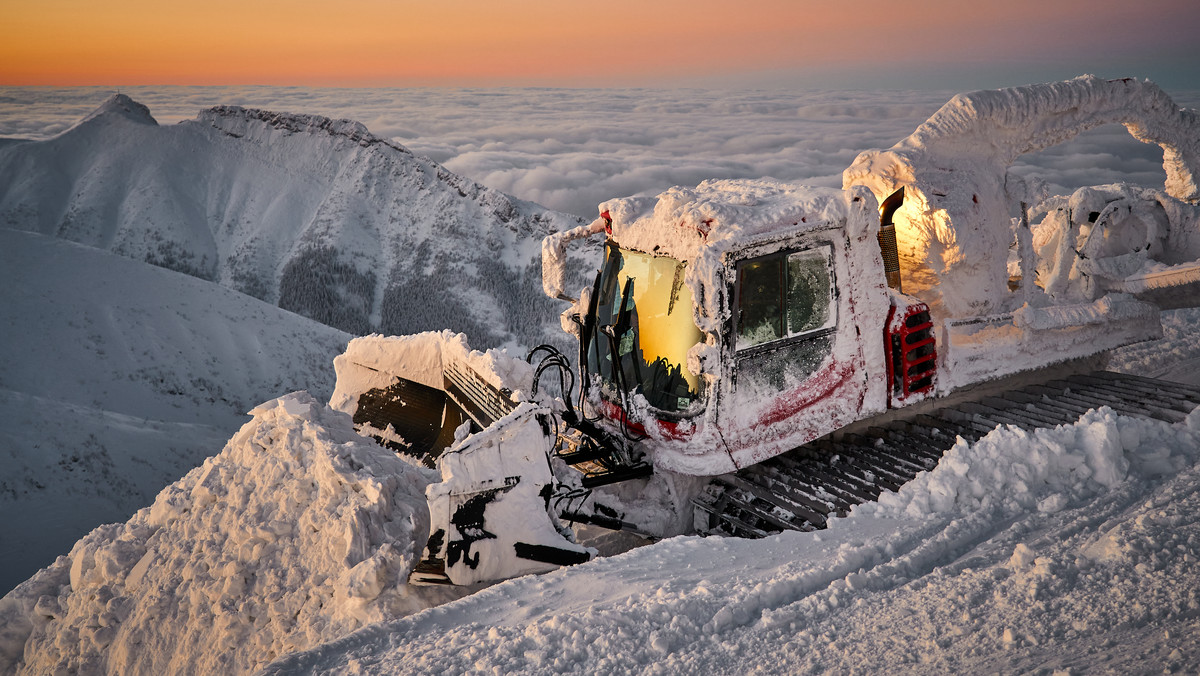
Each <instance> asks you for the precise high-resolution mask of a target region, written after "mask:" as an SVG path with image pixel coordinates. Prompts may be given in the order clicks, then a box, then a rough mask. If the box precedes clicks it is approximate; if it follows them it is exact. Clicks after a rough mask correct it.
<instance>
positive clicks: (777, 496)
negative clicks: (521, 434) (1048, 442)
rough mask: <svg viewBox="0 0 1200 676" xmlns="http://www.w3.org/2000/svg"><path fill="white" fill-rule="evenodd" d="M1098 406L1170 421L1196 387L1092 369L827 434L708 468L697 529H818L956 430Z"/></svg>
mask: <svg viewBox="0 0 1200 676" xmlns="http://www.w3.org/2000/svg"><path fill="white" fill-rule="evenodd" d="M1101 406H1108V407H1109V408H1111V409H1113V410H1115V411H1117V412H1119V413H1122V414H1124V415H1133V416H1138V417H1144V418H1155V419H1159V420H1165V421H1167V422H1172V423H1174V422H1179V421H1180V420H1183V419H1184V418H1185V417H1186V416H1187V415H1188V414H1190V413H1191V412H1192V411H1193V410H1194V409H1195V408H1196V407H1197V406H1200V387H1193V386H1190V385H1184V384H1180V383H1173V382H1168V381H1162V380H1156V379H1152V378H1146V377H1144V376H1135V375H1128V374H1119V373H1112V372H1107V371H1099V372H1095V373H1090V374H1080V375H1074V376H1070V377H1067V378H1063V379H1059V380H1052V381H1049V382H1046V383H1041V384H1034V385H1027V386H1025V387H1022V388H1019V389H1015V390H1012V391H1009V392H1003V393H1000V394H992V395H989V396H983V397H980V398H979V399H977V400H975V401H969V402H962V403H959V404H956V405H953V406H949V407H946V408H943V409H939V410H937V411H935V412H933V413H926V414H918V415H914V416H912V417H910V418H907V419H901V420H895V421H892V422H890V423H888V424H886V425H877V426H872V427H868V428H866V430H865V431H859V432H856V433H844V434H838V433H834V434H833V435H830V436H829V437H824V438H822V439H817V440H815V441H812V442H809V443H808V444H805V445H804V446H801V447H800V448H797V449H795V450H793V451H791V452H789V453H785V454H783V455H779V456H776V457H774V458H771V459H769V460H766V461H765V462H762V463H758V464H756V465H754V466H752V467H748V468H746V469H744V470H741V471H739V472H736V473H734V474H729V475H724V476H721V477H714V479H713V481H714V484H713V486H715V485H720V486H724V487H725V489H724V491H723V492H720V491H716V492H715V493H716V494H714V491H705V492H704V493H703V494H702V495H701V497H700V498H697V499H696V500H695V501H694V504H695V507H696V509H697V510H699V512H698V516H699V513H700V512H703V513H704V514H706V515H707V520H708V524H709V527H708V528H707V529H705V528H701V527H699V525H698V528H697V530H699V531H700V532H702V533H711V534H718V533H719V534H726V535H737V536H741V537H763V536H765V535H769V534H771V533H775V532H779V531H781V530H785V529H790V530H814V529H818V528H823V527H824V526H825V524H826V522H827V519H828V518H830V517H831V515H844V514H846V513H847V512H849V510H850V509H851V508H852V507H853V506H854V505H856V504H860V503H864V502H870V501H872V500H875V499H877V498H878V497H879V495H880V493H881V492H882V491H884V490H891V491H895V490H899V488H900V487H901V486H903V485H904V484H905V483H907V482H908V481H911V480H912V478H913V477H915V476H916V475H917V474H919V473H920V472H923V471H927V470H931V469H933V468H934V467H935V466H936V465H937V462H938V461H939V460H940V459H941V456H942V454H944V453H945V452H946V451H947V450H949V449H950V448H952V447H953V446H954V444H956V443H957V442H958V440H959V438H960V437H961V438H963V439H966V440H968V441H971V442H974V441H978V440H979V439H980V438H982V437H983V436H984V435H986V434H988V433H990V432H991V431H992V430H993V429H995V428H996V427H998V426H1001V425H1014V426H1016V427H1018V428H1021V429H1025V430H1034V429H1039V428H1048V427H1055V426H1057V425H1063V424H1071V423H1074V422H1075V421H1076V420H1078V419H1079V417H1080V416H1081V415H1083V414H1084V413H1086V412H1087V411H1089V410H1092V409H1095V408H1099V407H1101ZM713 486H710V488H712V487H713ZM698 523H699V519H698Z"/></svg>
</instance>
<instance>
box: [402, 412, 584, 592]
mask: <svg viewBox="0 0 1200 676" xmlns="http://www.w3.org/2000/svg"><path fill="white" fill-rule="evenodd" d="M548 414H549V411H548V410H546V409H541V408H538V407H536V406H533V405H532V404H522V405H521V406H520V407H518V408H517V409H516V410H515V411H514V412H513V413H512V414H511V415H509V416H506V417H505V418H503V419H501V420H499V421H497V422H496V423H495V424H494V425H491V426H490V427H488V428H487V429H485V430H483V431H481V432H479V433H477V434H474V435H472V436H470V437H468V438H467V439H465V440H464V441H463V442H462V443H460V444H459V445H457V446H455V447H454V448H452V449H450V450H448V451H446V452H445V453H444V454H442V456H441V457H440V458H439V459H438V469H439V470H440V471H441V474H442V481H441V483H436V484H431V485H430V486H429V487H428V488H427V489H426V491H425V495H426V497H427V498H428V500H429V514H430V527H429V532H430V535H429V543H428V545H427V546H426V548H425V554H426V555H425V557H424V558H423V559H422V560H421V561H420V563H419V564H418V566H417V568H416V569H415V570H414V571H413V574H412V576H410V580H409V581H410V582H412V583H414V584H456V585H470V584H476V583H480V582H490V581H493V580H503V579H507V578H510V577H516V576H518V575H527V574H530V573H542V572H546V571H550V570H554V569H555V568H557V567H559V566H565V565H573V564H576V563H583V562H584V561H587V560H589V559H591V557H592V554H593V552H592V551H591V550H589V549H587V548H585V547H582V546H580V545H578V544H576V543H575V542H573V541H572V538H573V535H572V533H571V531H570V529H568V528H565V527H563V526H562V525H561V524H560V523H559V522H558V518H557V517H556V516H555V515H554V513H553V511H552V510H551V509H550V496H551V493H552V491H553V484H554V476H553V474H552V472H551V469H550V452H551V450H552V446H553V437H552V435H551V434H550V431H549V428H548V426H547V422H546V417H545V416H547V415H548Z"/></svg>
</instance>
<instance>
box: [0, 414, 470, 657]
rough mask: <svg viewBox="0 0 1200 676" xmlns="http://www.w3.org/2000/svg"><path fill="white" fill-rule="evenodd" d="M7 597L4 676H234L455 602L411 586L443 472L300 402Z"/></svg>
mask: <svg viewBox="0 0 1200 676" xmlns="http://www.w3.org/2000/svg"><path fill="white" fill-rule="evenodd" d="M252 414H253V415H254V419H253V420H252V421H251V422H249V423H247V424H246V425H245V426H244V427H243V428H242V429H241V430H240V431H239V432H238V433H237V435H236V436H234V437H233V438H232V439H231V440H230V441H229V443H228V445H227V446H226V447H225V450H224V451H222V452H221V453H220V454H219V455H217V456H214V457H212V458H210V459H208V460H207V461H205V463H204V465H203V466H201V467H198V468H196V469H195V470H193V471H192V472H190V473H189V474H188V475H187V476H186V477H184V478H183V479H181V480H180V481H178V482H176V483H175V484H172V485H171V486H168V487H167V488H166V489H164V490H163V491H162V493H160V494H159V496H158V498H157V499H156V500H155V502H154V505H153V506H151V507H148V508H145V509H142V510H141V511H139V512H138V513H137V514H136V515H134V517H133V518H132V519H130V520H129V521H128V522H127V523H125V524H112V525H107V526H102V527H100V528H97V529H96V530H95V531H93V532H92V533H91V534H89V535H88V536H86V537H84V538H83V539H82V540H80V541H79V542H78V543H77V544H76V545H75V547H74V548H73V549H72V550H71V553H70V554H69V555H67V556H65V557H60V558H59V559H58V561H56V562H55V563H54V564H53V565H51V566H50V567H48V568H46V569H44V570H42V571H41V572H40V573H38V574H37V575H35V576H34V577H33V578H31V579H30V580H28V581H26V582H25V583H23V584H22V585H20V586H19V587H17V589H15V590H14V591H13V592H11V593H10V594H8V595H7V596H5V597H4V598H3V600H0V626H3V627H4V628H3V629H2V630H0V671H3V672H5V673H12V672H16V673H30V674H33V673H51V672H56V671H61V670H70V671H73V672H77V673H238V672H247V671H250V670H252V669H255V668H258V667H259V666H261V665H263V664H266V663H267V662H269V661H271V660H273V659H275V658H277V657H279V656H281V655H284V654H286V653H289V652H292V651H295V650H303V649H306V648H309V647H312V646H314V645H316V644H318V643H321V642H324V641H328V640H330V639H332V638H335V637H338V636H341V635H344V634H346V633H349V632H350V631H353V630H354V629H357V628H358V627H361V626H363V625H365V624H369V623H374V622H380V621H383V620H388V619H393V618H396V617H400V616H403V615H407V614H409V613H412V612H415V611H417V610H420V609H422V608H425V607H427V606H429V605H433V604H434V602H440V601H443V600H446V599H448V598H452V597H454V596H456V595H457V593H456V592H455V591H453V590H444V589H419V590H417V589H410V588H409V587H407V586H406V584H405V581H406V579H407V575H408V572H409V570H410V569H411V567H412V566H413V564H414V563H415V561H416V559H417V557H418V556H419V554H420V548H421V547H422V546H423V545H424V543H425V540H426V538H427V536H428V533H427V528H428V526H427V523H428V515H427V509H426V504H425V496H424V489H425V486H426V485H427V484H428V483H429V481H430V480H431V479H433V478H434V476H433V474H432V473H431V472H429V471H428V470H423V469H421V468H418V467H414V466H411V465H409V464H407V463H405V462H404V461H402V460H400V459H399V458H398V457H396V456H395V455H394V454H392V453H390V452H388V451H385V450H383V449H381V448H380V447H378V446H377V445H375V444H373V443H371V442H369V441H366V440H364V439H363V438H361V437H359V436H358V435H356V434H355V433H354V430H353V429H352V427H351V423H350V419H349V418H348V417H346V416H344V415H343V414H340V413H335V412H333V411H331V410H329V409H326V408H324V407H322V406H321V405H320V404H318V403H317V402H316V401H315V400H314V399H313V398H312V397H311V396H309V395H308V394H307V393H305V392H298V393H294V394H290V395H287V396H285V397H281V398H279V399H276V400H274V401H270V402H267V403H265V404H263V405H261V406H259V407H258V408H256V409H254V411H252Z"/></svg>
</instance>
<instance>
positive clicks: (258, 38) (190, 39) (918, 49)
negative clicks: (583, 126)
mask: <svg viewBox="0 0 1200 676" xmlns="http://www.w3.org/2000/svg"><path fill="white" fill-rule="evenodd" d="M6 4H7V5H8V6H7V7H6V8H5V9H4V12H3V14H4V16H5V20H4V21H3V22H2V23H0V34H3V35H4V37H3V39H2V40H0V84H3V85H89V84H106V85H132V84H279V85H293V84H294V85H310V86H312V85H370V86H385V85H395V86H409V85H438V84H449V85H506V84H513V85H538V84H553V85H560V86H561V85H567V86H570V85H572V84H577V85H580V86H592V85H604V84H615V83H625V84H629V83H632V84H637V83H639V82H643V81H645V82H649V81H658V82H659V83H661V82H663V81H668V80H670V79H671V78H675V77H693V76H698V75H701V74H706V73H707V74H718V75H720V74H731V73H737V72H741V71H754V70H780V69H804V68H820V67H825V66H861V67H877V68H880V69H885V68H906V67H910V68H911V67H918V66H919V65H929V64H938V63H973V62H978V63H988V62H996V61H998V60H999V61H1005V60H1019V59H1036V58H1042V59H1055V58H1066V57H1068V56H1072V55H1075V56H1078V55H1079V54H1080V53H1081V51H1082V50H1096V49H1097V48H1098V46H1100V47H1103V49H1104V51H1105V53H1106V54H1108V55H1109V56H1110V57H1111V56H1112V54H1113V52H1114V51H1115V52H1121V51H1122V50H1125V49H1130V50H1132V49H1134V48H1136V47H1138V46H1139V45H1141V46H1142V48H1143V51H1144V52H1145V53H1146V54H1150V55H1154V54H1159V55H1160V56H1161V55H1163V54H1165V55H1166V57H1168V58H1169V57H1170V54H1169V52H1170V50H1171V49H1175V48H1176V47H1174V46H1173V45H1175V43H1176V42H1179V43H1180V44H1183V45H1187V44H1191V43H1193V42H1200V41H1195V39H1194V37H1193V36H1194V31H1195V30H1196V29H1198V28H1200V10H1198V9H1197V8H1198V7H1200V3H1196V2H1194V0H1186V1H1185V0H1145V1H1144V2H1140V3H1136V6H1131V5H1134V3H1128V2H1124V1H1117V0H1090V1H1085V0H1060V1H1055V0H1011V1H1009V2H1005V3H990V4H987V3H984V4H985V5H987V6H982V7H981V6H978V5H975V3H963V2H960V1H959V0H953V1H951V0H932V1H929V2H924V3H920V5H921V9H920V10H917V9H914V8H913V6H912V5H911V4H898V3H894V2H882V1H880V0H863V1H860V2H856V3H831V2H827V1H820V2H817V1H810V0H746V1H744V2H740V3H732V2H728V1H727V0H726V1H722V2H718V1H715V0H688V1H684V0H609V1H608V2H604V3H585V2H578V1H576V0H553V1H551V0H508V1H502V0H490V1H484V0H456V1H455V2H429V1H426V2H419V3H418V2H410V1H407V0H390V1H388V0H353V1H352V2H345V3H340V4H335V3H328V2H315V1H313V0H262V1H258V2H254V1H249V2H247V1H246V0H241V1H237V2H235V1H232V0H211V1H209V2H205V3H186V4H178V3H163V2H161V0H153V1H152V0H112V1H110V2H106V3H96V2H91V1H90V0H89V1H85V0H42V1H41V2H38V3H30V2H26V3H21V4H16V3H14V2H12V1H11V0H10V1H9V2H8V3H6ZM972 5H975V6H972ZM1147 15H1149V16H1151V17H1158V18H1157V19H1155V20H1154V21H1146V20H1143V19H1142V18H1139V17H1145V16H1147ZM1156 22H1157V23H1156ZM1188 25H1190V26H1191V28H1190V29H1187V30H1184V29H1185V28H1187V26H1188ZM1181 26H1182V27H1181ZM1116 27H1119V28H1120V30H1119V31H1118V32H1114V30H1115V28H1116ZM1181 41H1182V42H1181ZM1195 53H1196V48H1195V47H1194V46H1193V47H1191V48H1190V54H1191V55H1195Z"/></svg>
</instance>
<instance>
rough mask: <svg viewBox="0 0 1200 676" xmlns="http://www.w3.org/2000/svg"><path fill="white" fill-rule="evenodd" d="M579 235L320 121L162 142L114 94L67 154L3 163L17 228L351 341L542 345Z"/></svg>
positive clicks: (1, 220) (4, 208) (354, 126)
mask: <svg viewBox="0 0 1200 676" xmlns="http://www.w3.org/2000/svg"><path fill="white" fill-rule="evenodd" d="M578 222H579V219H578V218H576V217H574V216H568V215H566V214H561V213H557V212H552V211H549V210H546V209H543V208H541V207H539V206H537V205H535V204H532V203H529V202H523V201H520V200H517V199H515V198H512V197H509V196H507V195H504V194H503V193H500V192H498V191H495V190H491V189H488V188H485V187H483V186H481V185H479V184H477V183H475V182H473V181H470V180H468V179H465V178H463V177H461V176H458V175H456V174H454V173H452V172H450V171H448V170H446V169H445V168H443V167H441V166H440V165H438V164H437V163H435V162H433V161H431V160H428V159H423V158H419V157H416V156H414V155H413V154H412V153H411V152H409V151H408V150H407V149H405V148H403V147H402V146H400V145H399V144H397V143H394V142H392V141H389V140H387V139H383V138H380V137H377V136H374V135H372V134H371V133H370V132H369V131H368V130H367V129H366V127H364V126H363V125H362V124H360V123H358V122H354V121H351V120H331V119H329V118H324V117H320V116H316V115H297V114H287V113H275V112H270V111H264V110H255V109H246V108H240V107H236V106H220V107H216V108H212V109H209V110H207V111H204V112H202V113H200V114H199V115H198V116H197V118H196V119H194V120H189V121H185V122H181V123H179V124H176V125H171V126H166V127H164V126H159V125H158V124H157V122H156V121H155V120H154V118H153V116H152V115H151V114H150V112H149V110H147V109H146V108H145V106H142V105H141V104H139V103H137V102H136V101H133V100H132V99H129V98H128V97H126V96H123V95H120V94H118V95H114V96H113V97H111V98H110V99H109V100H107V101H106V102H105V103H104V104H103V105H101V106H100V107H99V108H98V109H97V110H96V111H95V112H93V113H92V114H90V115H88V116H87V117H85V118H84V119H83V120H82V121H81V122H80V123H79V124H77V125H75V126H74V127H72V128H71V129H69V130H67V131H66V132H64V133H62V134H60V135H59V136H57V137H54V138H52V139H49V140H46V141H30V142H21V143H13V144H9V145H6V146H3V147H0V224H2V225H3V226H4V227H8V228H12V229H18V230H29V231H34V232H40V233H42V234H45V235H51V236H56V237H61V238H64V239H69V240H72V241H75V242H79V243H82V244H87V245H89V246H94V247H97V248H101V249H105V250H108V251H111V252H113V253H117V254H120V255H123V256H126V257H129V258H134V259H137V260H142V261H145V262H148V263H152V264H155V265H159V266H162V267H167V268H170V269H174V270H177V271H180V272H184V273H187V274H190V275H193V276H196V277H200V278H202V279H207V280H211V281H216V282H219V283H220V284H222V285H224V286H227V287H230V288H232V289H235V290H238V291H241V292H243V293H246V294H249V295H251V296H254V297H256V298H260V299H262V300H265V301H267V302H270V303H274V304H277V305H279V306H280V307H283V308H285V309H289V310H292V311H295V312H297V313H299V314H302V315H304V316H307V317H310V318H312V319H316V320H317V321H320V322H322V323H325V324H328V325H330V326H334V327H337V328H340V329H343V330H346V331H350V332H352V333H360V334H361V333H368V332H371V331H380V332H383V333H396V334H403V333H412V332H416V331H420V330H427V329H436V330H440V329H443V328H447V327H448V328H453V329H457V330H462V331H466V332H468V333H470V334H471V335H472V337H473V339H475V340H476V342H478V343H479V344H480V345H481V346H487V345H496V344H501V343H505V342H516V343H521V344H526V345H531V344H537V343H540V342H544V341H545V339H546V338H548V337H551V336H550V335H547V328H546V327H549V330H551V331H557V322H556V321H555V318H556V316H557V313H558V311H559V309H558V308H556V307H555V305H554V303H553V302H552V301H550V300H549V299H546V298H544V297H543V295H542V293H541V290H540V277H539V275H538V267H537V261H538V254H539V244H540V240H541V238H542V237H543V236H545V235H546V234H548V233H549V232H551V231H555V230H559V229H562V228H565V227H573V226H575V225H577V224H578ZM433 299H436V302H433Z"/></svg>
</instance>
